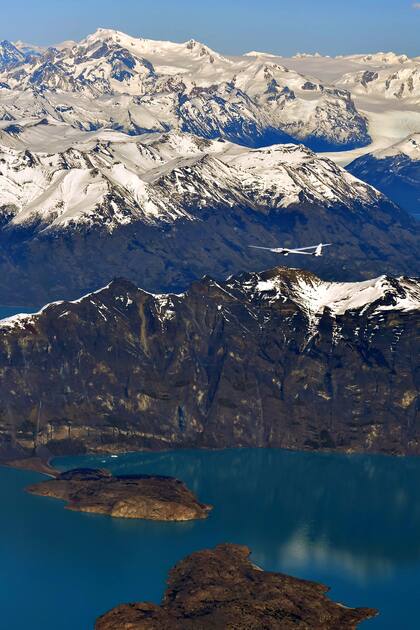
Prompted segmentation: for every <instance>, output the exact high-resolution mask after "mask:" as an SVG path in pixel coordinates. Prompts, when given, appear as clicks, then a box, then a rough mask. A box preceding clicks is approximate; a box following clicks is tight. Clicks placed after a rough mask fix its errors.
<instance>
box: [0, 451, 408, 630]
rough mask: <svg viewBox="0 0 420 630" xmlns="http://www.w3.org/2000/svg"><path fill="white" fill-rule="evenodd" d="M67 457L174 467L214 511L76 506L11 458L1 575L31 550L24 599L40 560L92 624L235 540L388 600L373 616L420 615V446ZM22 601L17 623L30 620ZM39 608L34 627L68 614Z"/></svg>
mask: <svg viewBox="0 0 420 630" xmlns="http://www.w3.org/2000/svg"><path fill="white" fill-rule="evenodd" d="M55 463H56V465H59V466H60V467H61V468H71V467H75V466H80V465H88V466H106V467H108V468H110V469H112V470H113V471H114V472H118V473H133V472H146V473H159V474H168V475H173V476H176V477H179V478H180V479H182V480H184V481H185V482H186V483H187V484H188V485H189V486H190V487H191V488H192V489H193V490H194V491H195V492H196V493H197V495H198V496H199V498H200V499H201V500H203V501H205V502H209V503H212V504H213V505H214V506H215V508H214V511H213V512H212V513H211V516H210V518H209V519H208V520H207V521H197V522H193V523H177V524H174V523H150V522H145V521H144V522H143V521H131V522H130V521H125V520H122V519H121V520H118V519H110V518H106V517H102V516H98V515H86V514H77V513H71V512H65V511H64V510H63V509H62V504H60V503H59V502H56V501H53V500H51V499H48V498H47V499H46V498H40V497H34V496H29V495H25V494H22V493H21V492H20V488H21V487H22V486H23V485H24V483H25V482H26V481H27V479H28V476H29V477H31V474H30V473H23V472H22V471H6V470H5V469H4V470H2V469H0V500H2V505H4V504H5V502H6V504H7V502H9V511H7V518H6V519H3V521H2V522H0V541H5V540H8V544H7V545H6V546H7V549H8V551H7V552H6V568H5V567H4V565H3V562H2V567H1V568H0V579H2V576H3V575H4V576H5V575H6V573H7V571H8V570H9V573H10V570H11V572H12V574H14V573H16V570H14V569H13V567H14V566H16V558H18V560H21V565H20V566H21V567H22V568H23V569H24V570H25V572H24V574H23V575H22V571H21V573H20V575H16V576H15V577H16V580H17V582H18V583H19V589H20V590H19V600H20V601H21V600H22V599H24V600H25V601H28V599H29V601H30V600H31V599H35V595H36V591H37V586H34V584H33V577H34V576H33V573H32V571H31V567H32V568H33V566H36V567H37V571H38V581H39V578H41V583H42V584H43V585H44V586H43V588H44V589H45V588H46V589H47V591H50V594H51V596H50V597H49V602H51V606H52V608H53V610H54V609H56V612H57V614H60V613H59V610H60V608H61V610H62V606H63V603H64V601H65V600H64V595H65V596H66V597H68V596H70V597H71V601H72V602H73V603H74V606H72V610H71V611H70V612H69V616H68V618H67V616H66V619H65V620H64V621H63V623H61V624H60V625H59V627H60V628H63V630H67V628H68V629H69V630H70V628H72V630H74V629H75V628H88V627H91V625H89V624H92V622H93V619H94V617H95V616H96V615H97V614H99V613H101V612H103V611H104V610H106V609H108V608H109V607H111V606H113V605H115V604H117V603H120V602H121V601H132V600H136V599H137V600H139V599H149V600H154V601H159V599H160V597H161V594H162V591H163V588H164V581H165V577H166V574H167V571H168V569H169V568H170V567H171V566H172V565H173V564H174V562H176V561H177V560H179V559H180V558H182V557H183V556H185V555H186V554H187V553H190V552H191V551H193V550H196V549H201V548H204V547H209V546H213V545H215V544H217V543H219V542H225V541H228V542H237V543H243V544H247V545H248V546H250V547H251V549H252V551H253V560H254V561H255V562H256V563H257V564H258V565H260V566H262V567H264V568H266V569H269V570H276V571H284V572H288V573H291V574H294V575H298V576H301V577H304V578H308V579H315V580H318V581H321V582H324V583H326V584H328V585H330V586H331V587H332V597H334V598H336V599H337V600H339V601H343V602H345V603H346V604H349V605H360V606H374V607H377V608H379V609H380V610H381V616H380V617H378V618H376V619H375V620H372V621H369V622H367V623H366V624H365V625H366V627H368V626H371V627H372V628H375V627H376V628H378V629H379V628H389V629H391V628H392V629H393V630H394V629H395V628H398V629H399V630H403V629H404V628H407V629H411V628H413V627H416V624H417V609H416V600H417V590H418V588H417V587H418V584H419V582H420V536H419V533H420V459H415V458H406V459H404V458H390V457H381V456H343V455H333V454H310V453H294V452H287V451H276V450H265V449H262V450H253V449H246V450H228V451H212V452H211V451H204V452H202V451H177V452H168V453H156V454H150V453H141V454H127V455H123V456H119V457H117V458H115V457H113V458H104V457H83V458H66V459H63V458H62V459H60V460H56V462H55ZM5 473H7V475H6V476H8V477H9V478H8V480H5V479H4V477H5ZM32 477H33V475H32ZM11 480H12V481H11ZM6 484H7V485H6ZM11 485H12V489H11ZM13 488H14V489H13ZM2 494H4V496H1V495H2ZM10 506H11V507H10ZM23 516H24V521H22V518H23ZM3 544H4V543H3V542H0V553H1V554H2V558H3ZM7 559H9V565H8V563H7ZM45 563H46V564H45ZM41 564H42V568H41V566H40V565H41ZM10 565H11V566H12V569H11V567H10ZM44 565H45V566H44ZM17 566H19V562H18V563H17ZM53 574H56V575H57V576H58V577H59V584H60V586H61V589H60V588H58V587H57V584H55V581H54V580H51V575H53ZM9 580H10V578H9ZM0 586H1V584H0ZM1 590H2V589H0V593H1ZM9 592H10V590H9ZM3 593H4V589H3ZM43 597H45V591H44V595H43ZM6 599H7V598H6ZM12 599H13V598H12ZM9 600H10V598H9ZM9 600H7V601H4V602H3V601H2V596H1V594H0V606H2V609H3V610H4V609H5V610H6V611H7V610H9V609H10V608H11V603H10V601H9ZM35 606H36V605H35ZM14 610H15V611H16V608H15V609H14ZM20 614H21V616H22V625H21V626H16V625H13V628H16V629H17V630H19V628H20V627H22V628H23V627H24V625H23V621H24V620H25V613H24V612H23V611H22V612H21V613H20ZM6 618H7V615H6ZM39 619H40V621H41V620H42V623H43V625H39V626H36V625H34V626H33V627H35V628H36V627H42V628H43V630H52V629H53V628H54V629H55V628H56V627H58V626H57V625H55V624H54V623H52V622H51V621H48V619H45V616H44V617H42V615H41V612H39ZM66 623H68V624H69V625H65V624H66ZM63 624H64V625H63ZM363 627H365V626H363Z"/></svg>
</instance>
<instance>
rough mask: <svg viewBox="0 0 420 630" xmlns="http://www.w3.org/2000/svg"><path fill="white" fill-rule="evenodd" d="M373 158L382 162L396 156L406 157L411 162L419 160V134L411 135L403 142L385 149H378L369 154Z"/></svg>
mask: <svg viewBox="0 0 420 630" xmlns="http://www.w3.org/2000/svg"><path fill="white" fill-rule="evenodd" d="M371 155H373V156H374V157H375V158H377V159H379V160H382V159H386V158H389V157H394V156H396V155H406V156H407V157H409V158H410V159H411V160H420V132H419V133H413V134H411V135H409V136H407V138H404V140H401V141H400V142H396V143H395V144H393V145H391V146H390V147H388V148H386V149H380V150H378V151H373V152H372V153H371Z"/></svg>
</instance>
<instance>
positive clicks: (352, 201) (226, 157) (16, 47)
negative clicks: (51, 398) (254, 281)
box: [0, 29, 420, 306]
mask: <svg viewBox="0 0 420 630" xmlns="http://www.w3.org/2000/svg"><path fill="white" fill-rule="evenodd" d="M419 67H420V63H419V60H418V59H409V58H408V57H405V56H404V55H395V54H394V53H377V54H373V55H351V56H347V57H336V58H329V57H321V56H320V55H317V54H315V55H305V54H299V55H296V56H295V57H291V58H289V59H284V58H279V57H276V56H274V55H270V54H268V53H260V52H256V51H253V52H250V53H247V54H245V55H242V56H237V57H232V56H226V55H222V54H220V53H218V52H216V51H214V50H211V49H210V48H209V47H208V46H206V45H204V44H201V43H199V42H196V41H194V40H191V41H188V42H185V43H173V42H165V41H154V40H148V39H142V38H133V37H130V36H128V35H125V34H124V33H121V32H119V31H114V30H109V29H98V30H97V31H96V32H95V33H93V34H92V35H89V36H88V37H87V38H85V39H84V40H82V41H81V42H72V41H69V42H64V43H62V44H60V45H57V46H55V47H52V48H47V49H44V48H42V47H36V46H32V45H30V44H25V43H23V42H15V43H14V44H13V43H11V42H7V41H4V42H2V43H1V44H0V248H1V249H0V272H1V273H0V304H4V305H6V304H8V305H12V304H19V305H27V306H33V305H37V304H40V303H45V302H46V301H50V300H53V299H59V298H74V297H76V296H77V295H79V294H80V293H83V292H86V291H90V290H94V289H96V288H97V287H98V286H101V285H103V284H106V283H107V282H108V281H109V280H110V279H111V278H112V277H114V276H116V275H122V276H124V277H127V278H128V279H129V280H132V281H133V282H135V283H137V284H139V285H141V286H144V287H145V288H147V289H150V290H154V291H162V290H167V289H170V290H172V289H173V290H181V289H183V288H185V286H186V285H187V283H188V282H190V281H191V280H193V279H195V278H198V277H200V276H201V275H202V274H203V273H206V272H208V273H211V274H213V275H214V276H215V277H224V276H226V275H227V274H229V273H235V272H237V271H239V270H251V269H255V268H262V267H267V266H270V265H272V264H273V262H274V258H273V255H272V254H269V253H264V252H262V251H260V252H258V251H257V250H251V249H249V247H248V246H249V245H251V244H258V245H268V246H277V245H280V244H283V245H285V246H292V247H293V246H299V245H302V246H304V245H308V244H313V243H316V242H320V241H324V242H325V241H327V242H332V243H333V244H334V245H333V247H332V248H331V249H330V251H329V254H328V257H323V258H311V257H309V256H308V257H305V264H306V265H307V267H308V268H309V269H312V270H313V271H315V272H318V273H322V274H323V275H324V277H326V278H331V279H337V280H340V279H341V280H350V279H362V278H367V277H372V275H378V274H380V273H390V274H401V273H404V274H409V275H415V274H417V273H418V269H419V267H418V260H419V258H420V244H419V232H418V229H419V227H418V224H415V223H414V221H413V220H411V219H410V217H408V216H407V215H406V214H405V213H404V212H403V211H402V210H400V209H399V208H398V207H397V206H396V205H395V204H394V203H392V201H390V200H389V199H387V198H386V197H385V196H384V195H381V194H380V193H379V192H378V191H377V190H375V189H373V188H372V187H371V186H368V185H366V184H363V183H362V182H361V181H360V180H357V179H355V178H354V177H352V176H350V175H349V173H348V172H346V171H344V170H343V169H341V168H340V167H338V166H337V163H338V162H340V163H341V160H344V162H343V163H348V162H349V161H351V160H350V159H346V156H350V155H352V156H353V157H356V156H359V155H361V153H360V152H362V151H363V152H365V153H366V152H367V151H368V149H367V148H366V147H367V146H370V145H369V143H370V142H371V140H373V143H372V151H373V155H374V156H376V150H375V148H374V147H376V145H377V144H378V142H379V144H380V146H381V147H382V146H388V145H387V141H386V139H385V138H384V137H383V136H384V135H385V136H386V134H388V133H390V134H391V135H393V136H394V135H395V134H397V135H398V134H399V133H400V132H401V131H402V127H404V129H405V135H407V129H411V128H416V124H417V121H418V124H419V125H420V109H419V107H418V105H419V103H420V100H419V99H420V93H419V85H418V81H417V74H418V69H419ZM366 73H367V74H366ZM362 75H363V76H362ZM367 75H369V76H367ZM376 75H378V76H377V77H376ZM318 77H320V78H318ZM346 86H347V87H346ZM349 90H350V91H349ZM402 113H403V116H402ZM401 120H403V121H404V124H402V123H401V122H400V121H401ZM384 121H385V122H384ZM387 125H389V129H390V130H391V131H389V130H388V126H387ZM381 129H385V131H383V132H382V131H381V133H382V136H381V137H379V136H378V130H381ZM391 132H392V133H391ZM412 137H415V136H412ZM302 144H303V145H305V146H302ZM305 147H306V148H305ZM310 148H312V149H316V150H318V151H320V150H327V149H328V150H329V153H328V154H325V155H324V156H320V155H316V154H315V153H312V151H311V150H310ZM332 150H338V151H337V152H335V153H334V151H332ZM326 155H328V156H329V155H331V157H332V158H333V159H334V160H335V162H333V161H332V160H330V159H328V157H326ZM398 155H400V154H398ZM338 156H341V157H338ZM343 156H344V157H343ZM359 159H360V160H369V158H368V157H360V158H359ZM374 159H375V161H374V163H372V164H373V167H372V168H373V170H374V175H372V172H371V171H372V169H369V168H362V167H360V165H361V164H363V162H362V163H360V162H357V161H356V162H354V163H353V164H352V165H351V166H350V167H349V170H350V171H352V172H354V173H356V174H357V175H358V177H360V178H361V179H365V180H366V181H367V182H369V183H373V184H374V186H375V187H376V188H378V190H381V191H383V192H385V193H386V194H388V195H389V196H390V198H391V200H393V201H395V202H397V203H398V204H401V205H403V206H405V207H406V208H408V209H409V210H410V211H412V212H413V208H412V207H411V206H410V207H408V204H406V203H405V201H404V200H405V197H404V198H403V196H404V195H407V194H409V195H411V196H412V197H413V200H414V201H413V204H414V206H415V204H416V201H415V199H416V195H417V192H416V190H417V183H416V180H415V177H413V173H415V169H416V166H415V165H414V166H413V165H412V164H411V162H408V161H407V164H406V161H405V158H404V165H403V167H401V168H399V166H398V168H397V166H395V165H394V168H393V169H391V170H393V172H394V173H396V172H397V171H398V177H397V179H398V181H399V182H400V183H401V186H402V187H403V188H404V191H403V194H401V195H398V194H396V193H395V190H396V187H398V186H393V187H392V186H391V187H388V188H387V187H386V186H385V185H382V182H381V181H379V179H380V178H379V177H378V173H379V172H380V167H379V168H377V164H382V158H381V160H377V159H376V157H375V158H374ZM410 160H411V158H410ZM401 161H402V160H401V158H400V157H398V158H397V162H398V164H400V163H401ZM393 164H394V163H393ZM368 171H369V172H368ZM411 185H413V186H412V188H413V190H412V192H410V190H411V189H410V186H411ZM391 188H392V190H391ZM407 191H409V192H407ZM414 213H415V209H414ZM289 260H290V261H291V264H296V259H293V260H292V259H291V258H290V259H287V261H289Z"/></svg>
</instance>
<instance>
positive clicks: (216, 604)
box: [95, 544, 377, 630]
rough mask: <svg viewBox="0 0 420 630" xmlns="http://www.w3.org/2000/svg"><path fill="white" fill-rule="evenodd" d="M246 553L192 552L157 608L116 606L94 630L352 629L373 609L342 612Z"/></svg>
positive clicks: (311, 585)
mask: <svg viewBox="0 0 420 630" xmlns="http://www.w3.org/2000/svg"><path fill="white" fill-rule="evenodd" d="M249 556H250V550H249V549H248V548H247V547H244V546H240V545H231V544H224V545H218V546H217V547H215V548H214V549H207V550H204V551H199V552H197V553H193V554H191V555H190V556H188V557H187V558H185V559H184V560H182V561H181V562H179V563H178V564H177V565H176V566H175V567H174V568H173V569H172V570H171V572H170V574H169V580H168V588H167V590H166V592H165V595H164V597H163V601H162V604H161V605H160V606H157V605H156V604H151V603H148V602H142V603H135V604H124V605H122V606H117V607H116V608H114V609H113V610H111V611H110V612H108V613H106V614H105V615H103V616H102V617H100V618H99V619H98V620H97V622H96V626H95V629H96V630H121V629H122V628H130V630H158V629H159V630H169V629H170V630H186V629H188V628H196V629H199V630H213V629H214V628H226V629H235V630H245V629H246V630H253V629H254V630H256V629H257V628H258V629H261V628H270V630H276V629H279V630H280V629H281V630H289V629H290V630H291V629H293V630H296V629H298V628H302V629H305V630H307V629H308V628H311V629H312V630H337V628H343V629H344V628H345V629H346V630H352V628H356V627H357V625H358V623H360V622H361V621H364V620H365V619H369V618H371V617H374V616H375V615H376V614H377V611H376V610H374V609H372V608H347V607H346V606H343V605H342V604H338V603H335V602H332V601H331V600H330V599H328V598H327V597H326V596H325V593H326V592H327V591H328V587H326V586H324V585H322V584H317V583H316V582H309V581H307V580H300V579H298V578H295V577H291V576H288V575H283V574H281V573H272V572H269V571H263V570H262V569H260V568H259V567H257V566H255V565H254V564H253V563H252V562H251V561H250V559H249Z"/></svg>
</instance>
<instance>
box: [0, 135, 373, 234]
mask: <svg viewBox="0 0 420 630" xmlns="http://www.w3.org/2000/svg"><path fill="white" fill-rule="evenodd" d="M0 157H1V160H2V166H1V168H0V186H1V188H0V209H1V210H0V217H2V214H3V217H4V219H3V222H4V221H6V222H7V225H8V226H9V227H13V228H16V227H19V226H31V225H34V226H36V229H37V230H46V229H48V230H58V229H67V228H69V227H71V226H73V227H74V226H78V225H79V226H81V225H82V226H83V225H85V226H91V225H97V226H101V227H103V228H104V229H106V230H108V231H113V230H114V229H116V228H117V227H118V226H121V225H127V224H129V223H133V222H135V221H139V220H142V221H147V222H151V223H156V222H162V221H163V222H168V221H169V222H173V221H176V220H178V219H188V220H195V219H196V218H197V216H198V215H197V213H199V211H200V209H202V208H217V207H221V206H223V207H234V206H244V205H246V206H247V207H249V208H253V209H255V210H258V209H259V208H261V207H270V208H279V209H280V208H285V207H288V206H290V205H293V204H297V203H302V202H306V203H310V204H316V203H317V204H321V205H323V206H332V205H334V204H336V205H343V206H346V207H349V206H352V205H354V204H356V203H358V204H359V205H361V206H363V205H370V204H375V203H378V202H379V201H380V200H381V196H380V194H379V193H378V192H377V191H376V190H375V189H374V188H372V187H370V186H368V185H366V184H364V183H362V182H361V181H360V180H358V179H356V178H355V177H353V176H352V175H350V174H349V173H348V172H347V171H345V170H344V169H341V168H340V167H337V166H336V165H335V164H334V163H333V162H332V161H330V160H329V159H327V158H324V157H319V156H317V155H316V154H315V153H313V152H312V151H310V150H309V149H307V148H306V147H304V146H299V145H292V144H284V145H273V146H271V147H268V148H264V149H247V148H245V147H238V146H237V145H234V144H232V143H229V142H222V141H218V140H212V141H209V140H204V139H201V138H198V137H196V136H193V135H191V134H182V133H174V132H171V133H166V134H159V135H157V134H149V135H143V136H141V137H132V136H127V135H126V134H122V133H117V132H100V133H96V134H93V135H92V136H91V137H90V138H88V139H87V140H86V141H85V142H79V143H77V144H74V147H73V148H69V149H67V150H65V151H63V152H60V153H46V152H44V151H41V152H35V151H32V152H31V151H28V150H18V149H17V148H10V147H7V146H1V144H0Z"/></svg>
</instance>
